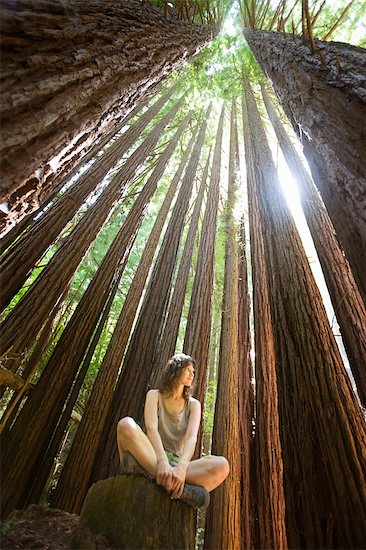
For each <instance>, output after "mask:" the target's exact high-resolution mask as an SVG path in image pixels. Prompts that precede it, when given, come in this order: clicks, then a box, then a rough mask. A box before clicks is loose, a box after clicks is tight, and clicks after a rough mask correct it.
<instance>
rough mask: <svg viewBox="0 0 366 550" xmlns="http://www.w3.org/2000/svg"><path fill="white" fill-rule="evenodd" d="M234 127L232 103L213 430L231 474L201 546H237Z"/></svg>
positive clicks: (235, 549) (214, 502)
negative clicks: (223, 267) (222, 288)
mask: <svg viewBox="0 0 366 550" xmlns="http://www.w3.org/2000/svg"><path fill="white" fill-rule="evenodd" d="M238 163H239V149H238V131H237V117H236V108H235V103H234V102H233V104H232V109H231V131H230V157H229V187H228V198H227V205H226V220H225V233H226V243H225V274H224V295H223V304H222V322H221V338H220V356H219V368H218V382H217V397H216V405H215V417H214V428H213V434H212V452H213V454H216V455H217V454H219V455H224V456H225V457H226V458H227V459H228V461H229V464H230V474H229V477H228V478H227V479H226V481H225V483H223V484H222V485H221V486H220V487H219V488H218V489H216V491H215V492H214V493H213V494H212V496H211V504H210V507H209V508H208V511H207V514H206V530H205V548H207V549H210V548H213V549H215V548H227V549H229V548H230V549H231V550H241V548H242V547H243V541H242V536H241V535H242V519H243V518H242V507H241V504H242V494H241V490H242V488H241V474H242V463H241V449H240V443H241V441H240V429H239V415H240V416H241V415H242V414H243V413H244V411H239V388H238V382H239V346H238V336H239V328H238V321H239V317H238V279H239V262H238V246H237V227H236V224H235V219H234V214H233V210H234V206H235V198H236V197H235V195H236V191H237V185H238V168H239V165H238Z"/></svg>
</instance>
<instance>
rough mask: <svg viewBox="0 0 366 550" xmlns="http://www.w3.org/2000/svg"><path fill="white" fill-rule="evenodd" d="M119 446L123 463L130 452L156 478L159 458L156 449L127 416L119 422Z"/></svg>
mask: <svg viewBox="0 0 366 550" xmlns="http://www.w3.org/2000/svg"><path fill="white" fill-rule="evenodd" d="M117 445H118V452H119V459H120V461H121V462H122V460H123V455H124V454H125V452H126V451H128V452H129V453H131V454H132V456H133V457H134V458H135V459H136V460H137V462H138V463H139V464H140V465H141V466H142V467H143V468H144V470H146V471H147V472H148V473H149V474H150V475H152V476H153V477H154V478H156V472H157V458H156V454H155V451H154V447H153V446H152V445H151V443H150V440H149V439H148V437H147V436H146V435H145V434H144V432H143V431H142V429H141V428H140V426H139V425H138V424H136V422H135V421H134V419H133V418H130V417H129V416H126V417H125V418H122V420H120V421H119V422H118V424H117Z"/></svg>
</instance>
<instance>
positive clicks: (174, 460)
mask: <svg viewBox="0 0 366 550" xmlns="http://www.w3.org/2000/svg"><path fill="white" fill-rule="evenodd" d="M165 454H166V456H167V457H168V460H169V464H170V465H171V466H172V467H173V468H174V466H178V463H179V461H180V457H179V456H177V455H176V454H174V453H173V451H167V450H166V449H165Z"/></svg>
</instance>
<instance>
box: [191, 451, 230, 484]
mask: <svg viewBox="0 0 366 550" xmlns="http://www.w3.org/2000/svg"><path fill="white" fill-rule="evenodd" d="M229 471H230V467H229V463H228V461H227V460H226V458H225V457H223V456H212V455H210V456H203V457H202V458H199V459H198V460H192V462H190V463H189V466H188V469H187V477H186V482H187V483H192V484H193V485H201V487H204V488H205V489H206V491H208V492H210V491H213V490H214V489H216V487H218V486H219V485H221V483H222V482H223V481H224V480H225V479H226V478H227V476H228V474H229Z"/></svg>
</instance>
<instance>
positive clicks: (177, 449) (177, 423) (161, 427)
mask: <svg viewBox="0 0 366 550" xmlns="http://www.w3.org/2000/svg"><path fill="white" fill-rule="evenodd" d="M189 405H190V399H188V400H187V401H186V402H185V404H184V409H183V410H182V412H180V413H178V414H172V413H170V412H169V411H167V410H166V408H165V405H164V401H163V396H162V394H161V393H160V392H159V393H158V431H159V434H160V437H161V441H162V443H163V447H164V449H166V450H167V451H173V453H175V454H176V455H177V456H181V455H182V452H183V446H184V438H185V435H186V432H187V427H188V420H189Z"/></svg>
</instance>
